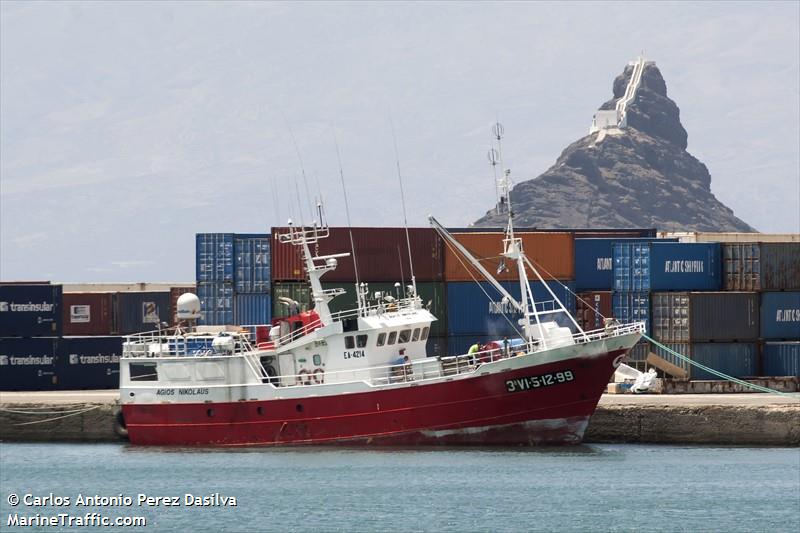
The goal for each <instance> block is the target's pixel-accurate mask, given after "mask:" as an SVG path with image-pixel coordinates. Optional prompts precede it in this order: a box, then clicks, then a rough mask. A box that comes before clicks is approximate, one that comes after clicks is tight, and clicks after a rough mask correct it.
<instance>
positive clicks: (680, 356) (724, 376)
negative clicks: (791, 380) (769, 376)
mask: <svg viewBox="0 0 800 533" xmlns="http://www.w3.org/2000/svg"><path fill="white" fill-rule="evenodd" d="M642 337H643V338H645V339H647V340H649V341H650V342H652V343H653V344H654V345H656V346H658V347H659V348H662V349H663V350H665V351H666V352H667V353H669V354H671V355H673V356H675V357H677V358H678V359H679V360H681V361H684V362H686V363H689V364H690V365H692V366H696V367H697V368H699V369H701V370H705V371H706V372H708V373H709V374H713V375H715V376H717V377H720V378H722V379H726V380H728V381H732V382H734V383H738V384H739V385H742V386H743V387H749V388H751V389H753V390H757V391H759V392H766V393H769V394H779V395H781V396H787V397H789V398H797V399H798V400H800V397H798V396H797V395H796V394H795V393H792V392H782V391H779V390H775V389H770V388H769V387H762V386H761V385H756V384H755V383H750V382H748V381H744V380H741V379H739V378H735V377H733V376H729V375H728V374H725V373H723V372H720V371H719V370H714V369H713V368H710V367H707V366H706V365H704V364H701V363H698V362H697V361H693V360H692V359H690V358H688V357H686V356H685V355H683V354H681V353H678V352H676V351H675V350H673V349H671V348H669V347H668V346H664V345H663V344H661V343H660V342H658V341H657V340H655V339H654V338H652V337H650V336H649V335H647V334H646V333H642Z"/></svg>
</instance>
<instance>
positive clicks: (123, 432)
mask: <svg viewBox="0 0 800 533" xmlns="http://www.w3.org/2000/svg"><path fill="white" fill-rule="evenodd" d="M114 434H116V435H117V437H119V438H121V439H127V438H128V426H127V425H126V424H125V416H124V415H123V414H122V409H117V414H116V415H115V416H114Z"/></svg>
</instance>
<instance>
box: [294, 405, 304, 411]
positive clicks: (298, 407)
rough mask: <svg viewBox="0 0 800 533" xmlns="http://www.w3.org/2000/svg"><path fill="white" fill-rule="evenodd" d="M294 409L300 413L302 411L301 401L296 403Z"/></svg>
mask: <svg viewBox="0 0 800 533" xmlns="http://www.w3.org/2000/svg"><path fill="white" fill-rule="evenodd" d="M295 409H297V412H298V413H302V412H303V404H302V403H298V404H297V407H295Z"/></svg>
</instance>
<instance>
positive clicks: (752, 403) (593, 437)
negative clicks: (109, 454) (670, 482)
mask: <svg viewBox="0 0 800 533" xmlns="http://www.w3.org/2000/svg"><path fill="white" fill-rule="evenodd" d="M118 398H119V394H118V392H117V391H63V392H2V393H0V441H22V442H24V441H29V442H36V441H38V442H124V441H123V440H122V439H120V437H118V436H117V435H116V433H115V432H114V422H115V416H116V413H117V410H118V407H117V400H118ZM584 441H585V442H586V443H649V444H709V445H748V446H800V393H795V394H792V395H788V396H787V395H783V396H779V395H775V394H761V393H748V394H645V395H633V394H605V395H603V397H602V398H601V399H600V403H599V405H598V407H597V411H596V412H595V414H594V416H593V417H592V420H591V422H590V424H589V427H588V429H587V431H586V435H585V439H584Z"/></svg>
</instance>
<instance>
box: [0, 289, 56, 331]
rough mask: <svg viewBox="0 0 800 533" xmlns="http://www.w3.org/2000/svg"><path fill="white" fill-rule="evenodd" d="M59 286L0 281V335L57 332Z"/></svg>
mask: <svg viewBox="0 0 800 533" xmlns="http://www.w3.org/2000/svg"><path fill="white" fill-rule="evenodd" d="M61 293H62V290H61V285H49V284H44V283H41V284H30V285H17V284H9V285H4V284H0V336H7V337H44V336H56V337H57V336H59V335H61Z"/></svg>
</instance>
